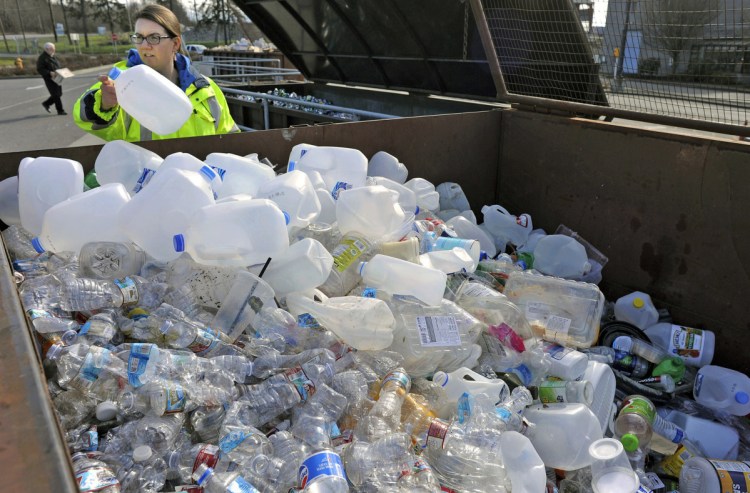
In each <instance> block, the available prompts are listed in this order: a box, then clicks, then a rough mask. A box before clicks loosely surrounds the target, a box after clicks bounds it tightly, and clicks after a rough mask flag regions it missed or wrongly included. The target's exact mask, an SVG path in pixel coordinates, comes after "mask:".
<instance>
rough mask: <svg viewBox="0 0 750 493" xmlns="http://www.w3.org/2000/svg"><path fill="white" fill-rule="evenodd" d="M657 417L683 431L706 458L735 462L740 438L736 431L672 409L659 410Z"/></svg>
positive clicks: (716, 422) (715, 422)
mask: <svg viewBox="0 0 750 493" xmlns="http://www.w3.org/2000/svg"><path fill="white" fill-rule="evenodd" d="M658 413H659V415H660V416H661V417H662V418H664V419H666V420H667V421H671V422H672V423H674V424H676V425H677V426H679V427H680V428H682V429H683V431H684V432H685V435H686V436H688V437H690V441H691V442H693V443H696V444H698V445H699V446H700V448H701V450H703V452H705V453H706V457H712V458H714V459H723V460H737V454H738V453H739V446H740V442H739V440H740V437H739V434H738V433H737V430H736V429H734V428H733V427H732V426H728V425H725V424H722V423H719V422H718V421H711V420H708V419H703V418H700V417H698V416H692V415H690V414H685V413H682V412H680V411H675V410H674V409H666V408H665V409H659V410H658Z"/></svg>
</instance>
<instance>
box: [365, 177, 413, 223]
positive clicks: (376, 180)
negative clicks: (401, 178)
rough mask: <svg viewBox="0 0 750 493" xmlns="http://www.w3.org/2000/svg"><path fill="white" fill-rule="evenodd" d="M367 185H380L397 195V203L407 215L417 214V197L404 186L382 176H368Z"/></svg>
mask: <svg viewBox="0 0 750 493" xmlns="http://www.w3.org/2000/svg"><path fill="white" fill-rule="evenodd" d="M367 183H368V184H369V185H382V186H384V187H385V188H387V189H389V190H393V191H395V192H396V193H398V203H399V204H400V205H401V208H402V209H403V210H404V212H406V213H407V214H418V213H419V207H417V195H416V194H415V193H414V191H413V190H411V189H409V188H406V187H405V186H404V185H402V184H400V183H398V182H395V181H393V180H390V179H388V178H386V177H384V176H370V177H368V178H367Z"/></svg>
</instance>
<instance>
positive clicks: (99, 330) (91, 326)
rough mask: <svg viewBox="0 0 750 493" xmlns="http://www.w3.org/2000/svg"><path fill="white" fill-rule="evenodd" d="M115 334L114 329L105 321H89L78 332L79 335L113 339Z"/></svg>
mask: <svg viewBox="0 0 750 493" xmlns="http://www.w3.org/2000/svg"><path fill="white" fill-rule="evenodd" d="M114 332H115V329H114V327H112V325H111V324H109V323H107V322H106V321H105V320H100V319H93V320H91V319H89V320H87V321H86V323H85V324H83V326H82V327H81V330H79V331H78V335H81V336H85V335H89V336H91V337H105V338H111V337H112V336H113V335H114Z"/></svg>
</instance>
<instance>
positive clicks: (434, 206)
mask: <svg viewBox="0 0 750 493" xmlns="http://www.w3.org/2000/svg"><path fill="white" fill-rule="evenodd" d="M404 186H405V187H406V188H408V189H410V190H412V191H413V192H414V193H415V194H416V196H417V205H418V206H419V208H420V209H422V210H427V211H438V210H440V194H439V193H437V191H436V190H435V185H433V184H432V183H430V182H429V181H427V180H425V179H424V178H412V179H411V180H409V181H407V182H406V183H404Z"/></svg>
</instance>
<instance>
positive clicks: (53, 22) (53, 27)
mask: <svg viewBox="0 0 750 493" xmlns="http://www.w3.org/2000/svg"><path fill="white" fill-rule="evenodd" d="M47 5H48V6H49V20H50V21H51V22H52V34H54V35H55V43H57V29H55V16H54V15H52V0H47Z"/></svg>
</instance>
